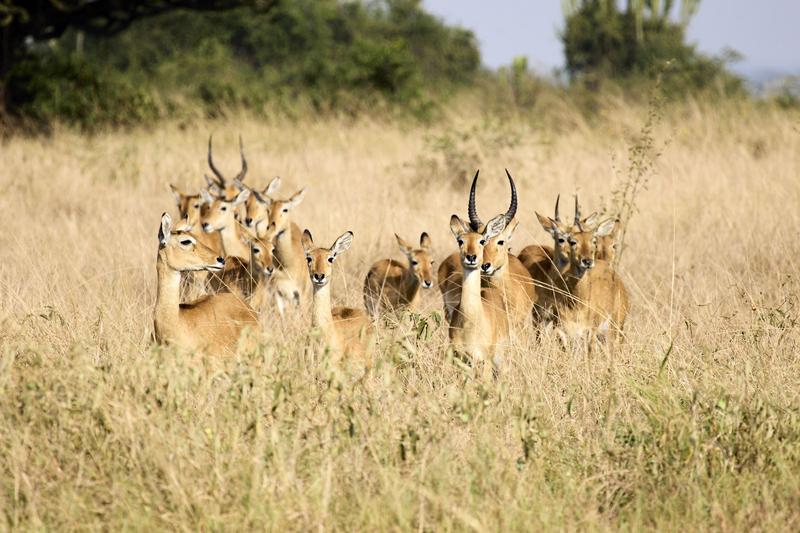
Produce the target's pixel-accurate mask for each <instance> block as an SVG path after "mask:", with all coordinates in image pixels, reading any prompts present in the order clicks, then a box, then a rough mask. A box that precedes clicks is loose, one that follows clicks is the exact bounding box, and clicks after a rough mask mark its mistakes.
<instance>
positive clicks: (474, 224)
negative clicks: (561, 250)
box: [438, 170, 517, 323]
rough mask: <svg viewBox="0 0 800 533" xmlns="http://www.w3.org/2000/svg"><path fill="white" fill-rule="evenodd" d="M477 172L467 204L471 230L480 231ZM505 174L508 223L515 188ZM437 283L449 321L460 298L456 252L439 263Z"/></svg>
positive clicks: (514, 207)
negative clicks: (509, 200)
mask: <svg viewBox="0 0 800 533" xmlns="http://www.w3.org/2000/svg"><path fill="white" fill-rule="evenodd" d="M479 173H480V171H477V172H475V177H474V178H473V179H472V186H471V187H470V191H469V202H468V204H467V213H468V215H469V225H470V228H471V229H472V230H473V231H482V229H483V223H482V222H481V220H480V218H479V217H478V211H477V208H476V207H475V192H476V188H477V183H478V174H479ZM506 175H507V176H508V182H509V185H510V187H511V202H510V203H509V206H508V210H507V211H506V214H505V217H506V223H507V224H508V223H510V222H511V221H512V220H513V219H514V217H515V216H516V213H517V188H516V186H515V185H514V179H513V178H512V177H511V174H509V173H508V171H507V170H506ZM494 239H495V240H496V241H497V242H499V243H500V246H504V245H505V244H506V243H505V240H504V239H503V237H502V236H501V235H497V236H496V237H495V238H494ZM500 241H502V242H500ZM487 277H488V276H487ZM438 284H439V290H440V291H441V292H442V299H443V301H444V316H445V319H446V320H447V322H448V323H449V322H450V321H451V320H452V317H453V312H454V311H455V309H456V307H457V306H458V302H459V301H460V298H461V260H460V259H459V253H458V252H454V253H452V254H450V255H449V256H448V257H447V258H446V259H445V260H444V261H442V263H441V264H440V265H439V271H438ZM487 284H488V281H487V280H486V279H484V280H483V285H484V286H486V285H487Z"/></svg>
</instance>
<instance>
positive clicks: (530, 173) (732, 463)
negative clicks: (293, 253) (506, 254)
mask: <svg viewBox="0 0 800 533" xmlns="http://www.w3.org/2000/svg"><path fill="white" fill-rule="evenodd" d="M465 115H466V114H465ZM470 115H472V114H470ZM642 121H643V112H642V110H630V109H626V108H625V107H624V106H623V105H617V106H614V107H613V108H612V109H610V110H609V111H608V113H607V115H606V116H605V117H604V118H603V119H601V120H600V121H598V123H596V124H593V125H592V124H588V123H586V122H584V121H582V120H580V119H579V118H577V117H574V116H570V115H565V118H564V122H563V124H561V125H560V127H558V128H554V127H553V128H551V127H548V129H545V130H542V129H537V128H535V127H533V126H530V125H527V124H526V123H524V122H523V121H520V120H510V121H508V122H503V121H492V122H490V123H489V125H488V126H487V125H485V124H484V125H483V126H480V125H479V122H480V121H477V120H476V121H469V120H466V119H459V118H457V117H456V118H452V119H450V120H449V121H448V125H447V127H440V128H432V129H428V130H426V129H424V128H422V127H418V126H408V125H397V124H386V123H382V122H372V121H368V120H362V121H359V122H356V123H352V122H344V121H338V120H333V119H331V120H324V121H320V122H312V121H303V122H302V123H299V124H293V123H289V122H280V123H274V124H264V123H260V122H256V121H253V120H250V119H246V118H242V119H237V120H233V119H231V120H229V121H227V122H224V123H220V122H214V123H200V124H194V125H192V126H190V127H188V128H180V127H178V126H177V125H170V124H167V125H163V126H160V127H157V128H155V129H153V130H148V131H135V132H132V133H122V132H120V133H109V134H104V135H100V136H96V137H84V136H81V135H79V134H76V133H73V132H69V131H60V132H57V133H56V134H55V135H54V136H53V137H52V138H51V139H35V140H31V139H22V138H13V139H11V140H10V141H9V142H8V143H7V144H6V145H4V146H2V148H0V150H1V151H0V154H1V157H0V191H2V198H3V200H4V201H3V202H2V204H0V205H1V206H2V207H1V208H0V223H1V227H2V228H3V231H2V233H0V250H2V257H3V259H2V261H0V279H2V292H1V294H2V299H0V320H2V329H0V338H1V339H2V352H1V353H0V513H1V514H2V516H3V520H2V522H0V529H6V528H14V529H16V528H26V529H29V528H37V529H38V528H47V529H101V528H102V529H119V528H123V527H124V528H130V529H137V530H151V529H154V528H158V529H167V528H168V529H184V530H193V529H231V530H240V529H261V528H266V527H268V528H270V529H274V530H283V529H292V530H308V529H312V528H319V529H346V530H361V531H364V530H375V529H403V530H406V529H417V530H420V531H422V530H441V529H459V530H461V529H476V530H507V529H515V530H523V529H524V530H537V529H541V528H547V529H558V530H561V529H578V528H580V529H599V530H605V529H618V528H627V529H642V528H658V529H669V530H677V529H681V528H683V529H690V530H696V529H721V530H741V529H762V530H797V529H798V528H800V476H798V472H800V357H798V350H799V349H800V345H799V344H798V341H800V335H799V334H798V320H800V309H798V296H799V292H800V283H798V279H800V272H799V270H800V260H799V259H798V258H800V245H798V230H797V228H798V227H800V211H799V210H798V206H800V132H798V125H800V120H798V117H797V116H791V115H785V114H780V113H778V112H777V111H769V110H764V109H761V110H759V109H755V108H754V107H751V106H743V107H741V108H734V107H720V108H706V107H702V106H695V105H687V106H683V107H681V108H676V109H672V110H671V111H670V112H669V113H668V116H667V118H666V120H665V122H664V123H663V124H661V126H660V127H658V128H657V130H656V138H657V139H658V142H659V144H661V145H663V143H664V141H666V140H669V143H668V145H667V146H666V147H665V148H664V150H663V154H662V156H661V157H660V158H659V159H658V160H657V163H656V170H657V174H656V175H655V176H654V177H653V178H652V181H651V183H650V187H649V189H648V190H646V191H645V192H644V193H643V194H642V195H641V197H640V198H639V201H638V204H637V205H638V207H639V208H640V212H639V214H637V215H636V216H635V218H634V219H633V221H632V223H631V226H630V233H629V235H628V237H627V245H628V248H627V249H626V251H625V253H624V257H623V259H622V265H621V271H622V273H623V276H624V279H625V281H626V284H627V286H628V288H629V291H630V293H631V300H632V306H633V309H632V312H631V314H630V316H629V321H628V327H627V328H626V334H627V338H628V341H627V343H626V344H625V345H624V347H622V348H621V349H620V350H619V351H617V352H616V353H614V354H611V355H609V354H599V355H596V356H593V357H592V358H586V357H583V356H578V355H573V354H571V353H564V352H562V351H560V350H559V349H558V348H557V346H556V344H555V343H553V342H551V341H550V340H545V341H543V343H542V344H539V343H537V341H536V340H535V338H534V336H533V335H532V332H530V331H526V332H523V333H522V334H521V335H519V336H518V337H517V338H516V339H515V340H514V342H513V346H512V347H511V349H510V355H509V361H508V365H507V371H506V372H505V373H504V374H503V376H502V377H501V379H499V380H498V381H496V382H483V381H475V380H473V379H471V378H469V377H468V376H467V375H466V374H464V372H462V370H460V369H459V368H458V367H457V366H455V365H454V364H452V363H451V362H449V361H447V360H446V358H445V347H446V332H445V331H444V329H443V328H441V327H439V328H438V329H437V328H435V321H434V319H433V318H432V316H431V315H430V313H431V312H433V311H440V305H441V304H440V302H441V299H440V296H439V295H438V293H433V292H432V293H429V294H427V295H426V299H425V300H424V302H425V306H426V307H425V312H424V313H423V314H422V317H421V318H420V319H419V320H420V321H424V322H425V323H427V324H428V326H429V331H428V334H423V335H421V338H420V339H417V337H416V335H414V331H415V328H414V326H413V325H409V324H408V323H406V324H404V325H403V326H401V327H400V328H398V329H396V330H389V329H382V330H381V335H380V354H379V356H378V359H379V362H378V364H377V366H376V369H375V370H374V372H373V373H372V374H371V376H370V377H369V378H368V379H367V381H366V382H365V383H364V384H363V386H355V387H353V386H351V385H350V384H349V383H348V382H347V380H346V379H340V377H339V376H338V375H337V372H336V371H335V370H334V369H330V368H328V366H327V365H326V364H325V360H324V357H321V356H319V355H318V354H317V355H309V354H307V353H306V352H305V351H304V350H303V346H304V344H305V343H306V342H307V336H306V332H305V331H304V327H302V325H301V326H298V325H293V324H289V323H286V322H281V321H280V320H277V319H268V320H265V322H266V325H265V328H266V331H265V336H266V338H267V340H266V342H265V344H264V345H263V346H262V347H261V348H260V349H259V350H257V351H256V352H255V353H247V354H241V355H240V356H238V357H237V358H232V359H229V360H223V361H195V360H187V359H186V358H184V357H179V356H177V355H176V354H175V353H174V352H172V351H170V350H168V349H160V348H154V347H151V341H150V335H151V330H152V307H153V302H154V290H155V265H154V263H155V256H156V248H157V241H156V234H157V230H158V224H159V215H160V214H161V212H162V211H164V210H170V211H172V210H173V205H172V200H171V197H170V195H169V193H168V188H167V183H168V182H173V183H175V184H178V185H180V186H181V187H184V188H186V189H190V188H192V187H198V186H200V184H201V183H202V179H201V178H202V174H203V172H205V171H206V166H205V143H206V140H207V135H208V133H209V132H211V131H213V132H214V133H216V137H215V140H216V142H215V153H216V154H218V155H217V159H218V164H219V166H220V167H222V168H223V169H227V170H228V171H229V172H232V171H235V170H236V169H237V168H238V166H237V165H238V161H237V157H236V155H237V152H236V134H237V133H239V132H241V133H242V135H243V137H244V139H245V145H246V150H247V154H248V158H249V161H250V168H251V171H250V173H249V175H248V177H247V181H248V183H250V184H265V183H266V182H267V180H268V179H269V178H271V177H272V176H274V175H278V174H279V175H281V176H282V177H283V178H284V186H283V188H282V191H281V193H283V194H287V195H288V194H289V193H290V192H292V191H293V190H295V189H296V188H298V187H300V186H307V187H308V188H309V194H308V195H307V197H306V200H305V202H304V204H302V205H301V206H300V208H299V209H298V211H297V217H296V219H297V221H298V222H299V223H300V225H301V227H308V228H310V229H311V230H312V232H313V233H314V237H315V240H317V241H318V242H320V243H325V244H326V245H327V244H329V241H332V240H333V239H334V238H335V237H336V236H337V235H339V234H341V233H342V232H343V231H345V230H347V229H350V230H353V231H354V232H355V241H354V245H353V247H352V249H351V250H350V251H349V252H348V253H347V254H345V255H344V256H343V257H342V261H341V262H340V263H338V265H337V266H338V274H336V276H335V278H334V281H333V283H334V285H333V293H334V299H335V300H338V301H340V302H346V303H347V304H350V305H357V306H360V305H362V297H361V287H362V281H363V276H364V275H365V273H366V271H367V269H368V268H369V265H370V264H371V263H372V261H374V260H377V259H379V258H382V257H387V256H390V255H391V256H393V257H397V256H398V252H397V250H396V245H395V243H394V237H393V233H394V232H398V233H400V234H401V235H403V236H405V237H406V238H407V239H416V238H418V236H419V233H420V232H421V231H428V232H429V233H430V235H431V237H432V239H433V244H434V247H435V250H436V256H437V258H439V259H441V258H443V257H444V256H445V255H446V254H448V253H450V251H452V250H453V249H454V243H453V242H452V237H451V236H450V234H449V231H448V220H449V216H450V214H451V213H454V212H455V213H459V214H462V215H463V214H465V211H466V192H467V191H466V187H462V188H454V187H453V186H451V185H450V182H451V176H445V175H434V174H431V175H427V174H426V172H428V171H427V170H426V169H429V168H436V165H438V164H439V163H441V162H442V161H444V159H445V158H444V154H443V153H432V152H431V144H430V143H429V142H427V141H426V138H427V137H428V136H430V135H440V134H441V133H442V132H444V131H450V132H453V131H455V132H470V131H475V130H476V129H478V128H484V130H485V131H486V130H487V128H488V130H490V131H489V133H488V134H487V135H486V136H485V138H489V137H492V135H494V136H495V137H497V136H501V137H502V136H504V135H511V136H512V137H513V140H512V141H509V142H502V143H498V144H497V145H496V146H494V147H491V146H489V147H487V145H483V146H478V148H477V151H476V152H475V154H477V155H474V157H476V160H477V162H478V163H479V164H480V165H481V168H482V170H483V172H482V179H481V182H480V186H479V211H480V213H481V215H482V216H483V217H484V218H487V219H488V218H489V217H491V216H492V215H493V214H495V213H497V212H500V211H501V210H504V209H505V205H506V203H507V185H506V182H505V178H504V174H503V168H504V167H508V168H509V169H510V170H511V172H512V173H513V174H514V176H515V177H516V179H517V182H518V186H519V189H520V212H519V214H520V218H521V220H522V224H521V226H520V228H519V230H518V231H517V233H516V235H515V238H514V248H516V249H517V250H519V249H521V248H522V247H523V246H525V245H527V244H529V243H532V242H543V241H546V239H547V236H546V235H545V233H544V232H543V231H542V230H541V228H540V227H539V226H538V225H537V224H536V222H535V220H536V219H535V217H534V210H539V211H540V212H545V213H550V212H551V211H552V204H553V200H554V198H555V195H556V194H557V193H558V192H560V193H562V194H563V195H565V196H566V197H569V195H570V194H572V193H573V192H574V191H576V190H577V191H578V192H579V193H580V195H581V198H582V201H583V203H584V205H585V212H586V213H588V212H589V211H590V210H591V209H595V208H599V207H601V206H602V203H603V202H604V200H603V199H607V198H609V195H610V191H611V189H612V187H613V182H614V180H615V179H624V178H625V176H624V173H625V172H624V169H625V168H626V164H627V163H626V161H625V157H626V154H627V148H628V146H629V144H630V143H631V142H632V139H633V138H634V137H635V134H636V132H637V131H638V130H639V127H640V125H641V123H642ZM492 138H494V137H492ZM465 142H467V141H465ZM468 142H478V144H480V142H479V141H475V139H472V140H470V141H468ZM449 149H450V150H455V156H456V157H457V156H458V155H459V153H460V152H458V150H459V149H463V150H466V151H469V150H471V148H470V147H469V146H467V147H463V146H462V147H460V148H459V146H456V147H455V148H453V147H451V148H449ZM443 150H444V149H443ZM469 153H472V152H469ZM451 155H452V154H451ZM425 161H427V162H425ZM437 161H438V162H437ZM442 165H444V163H442ZM615 167H616V168H618V169H623V170H622V171H620V172H619V174H620V176H618V177H616V178H615V172H614V168H615ZM442 168H443V167H442ZM464 170H465V171H466V170H468V169H464ZM565 203H569V202H565ZM421 325H422V322H418V324H417V326H418V327H417V328H416V329H417V330H418V329H421Z"/></svg>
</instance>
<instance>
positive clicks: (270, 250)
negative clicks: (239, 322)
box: [250, 237, 275, 312]
mask: <svg viewBox="0 0 800 533" xmlns="http://www.w3.org/2000/svg"><path fill="white" fill-rule="evenodd" d="M250 250H251V254H252V258H253V259H252V262H251V270H254V271H255V272H256V279H257V283H256V286H255V289H253V294H252V295H251V297H250V305H251V306H252V307H253V309H255V310H256V311H258V312H261V311H264V310H265V309H266V308H267V307H268V306H269V300H270V296H271V294H270V288H269V282H270V280H271V279H272V274H273V272H274V271H275V255H274V252H275V244H274V243H273V242H272V241H269V240H264V239H259V238H258V237H252V238H251V239H250Z"/></svg>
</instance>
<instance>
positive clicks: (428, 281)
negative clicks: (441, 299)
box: [422, 279, 433, 288]
mask: <svg viewBox="0 0 800 533" xmlns="http://www.w3.org/2000/svg"><path fill="white" fill-rule="evenodd" d="M422 284H423V285H424V286H425V288H430V286H431V285H433V282H432V281H431V280H429V279H426V280H425V281H423V282H422Z"/></svg>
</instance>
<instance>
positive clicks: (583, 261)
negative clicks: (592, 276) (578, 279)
mask: <svg viewBox="0 0 800 533" xmlns="http://www.w3.org/2000/svg"><path fill="white" fill-rule="evenodd" d="M581 266H582V267H583V268H585V269H587V270H588V269H590V268H592V267H593V266H594V259H588V258H586V259H581Z"/></svg>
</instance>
